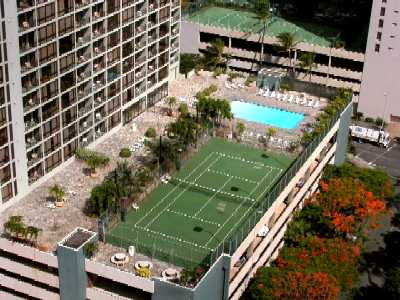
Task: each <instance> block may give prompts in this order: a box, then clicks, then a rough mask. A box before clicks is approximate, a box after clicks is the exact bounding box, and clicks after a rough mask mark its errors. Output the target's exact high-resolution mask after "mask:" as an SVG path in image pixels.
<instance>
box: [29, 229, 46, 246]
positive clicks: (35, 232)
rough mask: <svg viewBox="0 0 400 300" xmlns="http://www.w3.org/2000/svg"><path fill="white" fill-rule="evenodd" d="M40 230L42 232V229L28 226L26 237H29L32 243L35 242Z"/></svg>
mask: <svg viewBox="0 0 400 300" xmlns="http://www.w3.org/2000/svg"><path fill="white" fill-rule="evenodd" d="M40 232H42V229H40V228H37V227H34V226H28V227H27V228H26V237H27V238H28V239H30V240H31V242H32V243H33V244H36V241H37V238H38V236H39V233H40Z"/></svg>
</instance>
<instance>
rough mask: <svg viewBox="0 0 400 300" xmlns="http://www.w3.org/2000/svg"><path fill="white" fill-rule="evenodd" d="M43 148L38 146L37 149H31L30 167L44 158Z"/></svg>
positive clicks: (29, 154)
mask: <svg viewBox="0 0 400 300" xmlns="http://www.w3.org/2000/svg"><path fill="white" fill-rule="evenodd" d="M42 157H43V156H42V149H41V147H37V148H36V149H34V150H32V151H29V152H28V153H27V158H28V168H30V167H32V166H33V165H36V164H37V163H38V162H39V161H40V160H41V159H42Z"/></svg>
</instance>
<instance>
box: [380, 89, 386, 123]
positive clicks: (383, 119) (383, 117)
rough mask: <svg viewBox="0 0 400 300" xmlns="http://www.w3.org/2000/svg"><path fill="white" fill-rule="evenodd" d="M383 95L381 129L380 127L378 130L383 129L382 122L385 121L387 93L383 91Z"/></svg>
mask: <svg viewBox="0 0 400 300" xmlns="http://www.w3.org/2000/svg"><path fill="white" fill-rule="evenodd" d="M383 96H385V106H384V107H383V115H382V124H381V129H380V131H382V129H383V124H384V123H385V115H386V107H387V96H388V94H387V93H386V92H385V93H383Z"/></svg>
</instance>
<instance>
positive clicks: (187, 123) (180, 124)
mask: <svg viewBox="0 0 400 300" xmlns="http://www.w3.org/2000/svg"><path fill="white" fill-rule="evenodd" d="M196 131H197V124H196V122H195V120H193V118H191V117H186V118H183V117H180V118H178V119H177V120H176V121H175V122H173V123H170V124H169V125H168V127H167V132H168V136H169V137H170V138H172V139H176V140H178V144H179V145H180V146H182V147H183V148H185V149H186V147H187V146H188V145H190V144H192V143H194V142H196Z"/></svg>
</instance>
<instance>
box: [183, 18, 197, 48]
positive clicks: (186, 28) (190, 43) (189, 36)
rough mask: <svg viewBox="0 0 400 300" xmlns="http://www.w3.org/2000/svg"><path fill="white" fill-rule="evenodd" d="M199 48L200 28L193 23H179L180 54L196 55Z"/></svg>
mask: <svg viewBox="0 0 400 300" xmlns="http://www.w3.org/2000/svg"><path fill="white" fill-rule="evenodd" d="M199 46H200V26H199V25H198V24H195V23H190V22H184V21H182V22H181V35H180V47H181V49H180V51H181V53H190V54H198V53H199Z"/></svg>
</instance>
